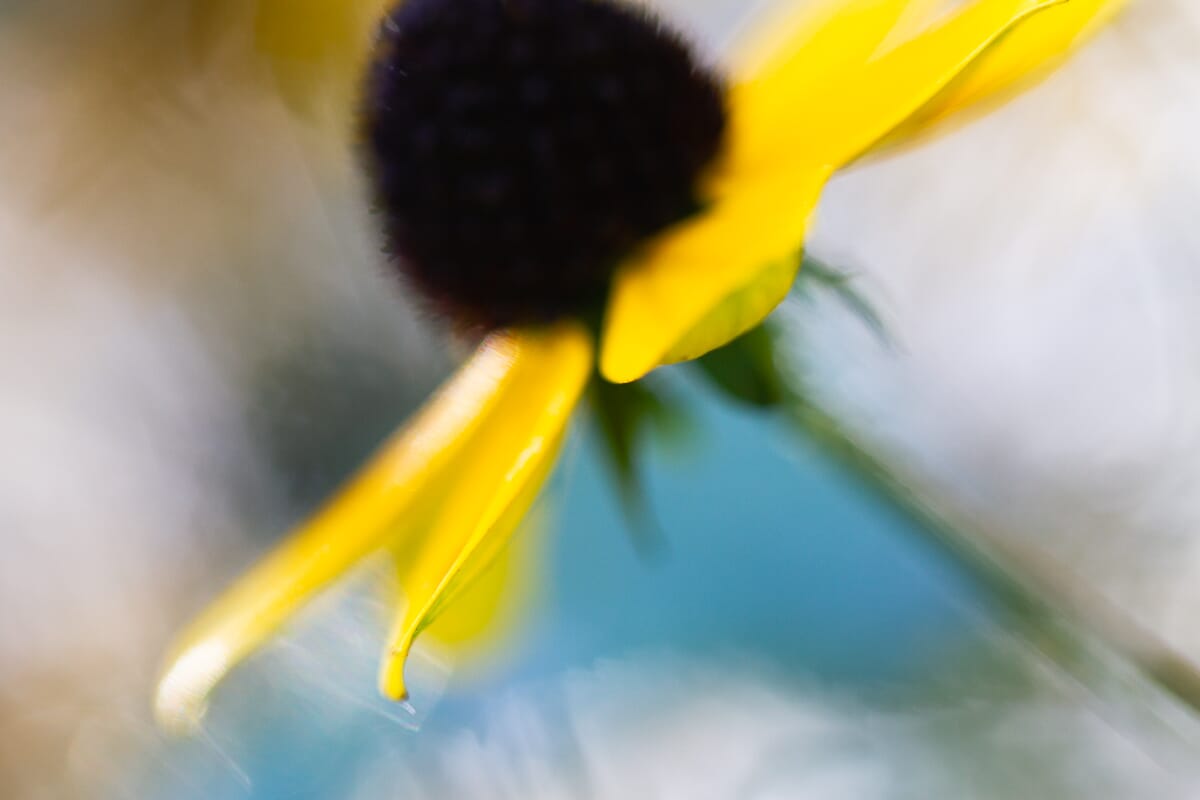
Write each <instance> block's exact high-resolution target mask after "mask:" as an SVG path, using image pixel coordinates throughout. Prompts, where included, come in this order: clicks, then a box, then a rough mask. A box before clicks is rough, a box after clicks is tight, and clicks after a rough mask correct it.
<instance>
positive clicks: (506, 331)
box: [156, 0, 1120, 727]
mask: <svg viewBox="0 0 1200 800" xmlns="http://www.w3.org/2000/svg"><path fill="white" fill-rule="evenodd" d="M1119 4H1120V3H1119V0H977V1H976V2H974V3H972V4H970V5H969V6H967V7H966V8H964V9H962V10H960V11H957V12H956V13H954V14H952V15H951V16H949V17H948V18H945V19H944V20H942V21H940V22H938V23H937V24H935V25H933V26H932V27H929V28H926V29H924V30H920V31H919V32H917V33H915V34H914V35H911V36H905V34H906V33H908V32H911V30H912V26H913V23H914V20H917V19H920V18H921V17H922V16H924V15H925V14H926V13H927V12H928V11H929V10H930V9H929V5H930V3H929V0H842V2H832V1H831V2H827V3H824V4H818V5H816V7H815V8H814V7H813V5H812V4H805V5H804V8H803V9H802V10H800V11H796V10H792V11H789V12H787V13H785V14H783V15H782V16H781V17H779V18H775V19H771V20H768V21H767V24H764V25H763V26H762V28H761V33H759V34H758V35H756V36H753V37H750V38H749V39H748V40H747V42H746V44H745V45H744V46H743V47H742V48H741V49H740V50H739V51H738V55H737V56H736V57H735V58H734V59H733V61H734V63H733V64H732V65H731V67H730V70H729V81H728V83H727V86H728V88H727V89H726V90H725V98H724V102H725V106H726V111H727V114H728V122H727V129H726V131H725V134H724V136H723V139H722V149H721V151H720V154H719V156H718V158H717V160H716V162H715V163H714V164H713V165H712V168H711V169H709V170H708V171H707V172H706V174H705V175H704V178H703V185H702V187H701V189H700V194H701V198H702V200H703V203H702V207H701V210H700V211H698V212H697V213H695V214H694V215H693V216H691V217H689V218H687V219H685V220H684V221H682V222H680V223H678V224H675V225H673V226H670V227H668V228H667V229H666V230H664V231H662V232H660V233H658V234H657V235H655V236H654V237H653V238H652V239H651V240H650V241H648V242H644V243H643V244H642V245H641V246H639V247H637V248H636V249H634V250H633V253H632V255H630V256H628V257H626V258H625V259H623V260H622V262H621V263H620V264H619V266H618V267H617V270H616V272H615V275H614V277H613V280H612V285H611V293H610V296H609V299H608V303H607V307H606V310H605V311H604V313H603V321H602V323H601V324H600V325H599V326H598V327H599V331H600V333H599V354H598V359H597V357H596V353H595V348H596V342H595V339H594V328H593V327H590V326H589V325H588V324H587V323H586V322H585V321H583V320H577V319H571V318H568V319H560V320H557V321H553V322H547V323H544V324H524V325H518V326H515V327H511V328H503V329H499V330H494V331H493V332H491V333H490V334H489V335H487V336H486V338H485V339H484V340H483V341H482V343H481V344H480V345H479V347H478V349H477V350H476V351H475V353H474V354H473V355H472V356H471V357H470V358H469V359H468V360H467V362H466V363H465V364H464V365H462V367H461V368H460V369H459V370H458V372H457V373H456V374H455V376H454V377H453V378H451V379H450V380H449V381H448V382H447V383H446V384H445V385H444V386H443V387H442V388H441V390H440V391H438V393H437V394H436V395H435V396H434V397H433V398H432V399H431V400H430V401H429V402H428V403H427V404H426V406H425V408H424V409H423V410H421V411H420V412H419V413H418V414H417V415H416V417H415V418H414V419H412V420H411V421H410V422H409V423H408V424H407V425H406V426H405V427H404V428H403V429H402V430H401V431H400V432H398V433H397V434H396V435H395V436H394V437H393V438H392V439H391V440H390V441H389V442H387V443H386V444H385V445H384V446H383V447H382V448H381V449H380V451H379V452H378V453H377V454H376V456H375V457H374V459H373V460H372V461H371V463H369V464H368V465H367V466H366V467H364V468H363V469H362V471H361V472H360V473H359V475H358V476H357V477H355V478H354V479H353V480H352V482H351V483H350V484H349V485H348V486H346V487H345V488H344V489H343V490H342V491H341V492H340V493H339V494H338V495H337V496H336V497H335V498H333V500H332V501H331V502H329V504H328V505H326V506H325V507H324V509H323V510H321V511H320V512H319V513H318V514H317V515H316V516H314V517H313V518H312V519H311V520H309V521H308V522H306V523H305V524H304V525H303V526H302V527H301V528H300V530H298V531H296V532H295V533H293V534H292V535H291V536H290V537H289V538H288V539H287V540H286V541H285V542H284V543H283V544H282V545H281V546H279V547H278V549H276V551H275V552H273V553H272V554H271V555H269V556H268V557H267V558H266V559H265V560H263V561H262V562H261V563H260V564H259V565H257V566H256V567H255V568H254V569H253V570H251V571H250V572H249V573H248V574H247V575H245V576H244V577H243V578H242V579H241V580H240V581H239V582H238V583H237V584H236V585H235V586H234V587H233V588H232V589H231V590H230V591H229V592H228V593H227V594H226V595H225V596H224V597H222V598H221V599H219V600H218V601H217V602H216V603H215V604H214V605H213V606H212V607H211V608H210V609H208V611H207V612H206V613H204V615H203V616H201V617H200V618H199V619H198V620H197V621H196V622H195V623H194V624H193V625H192V626H191V627H190V628H189V629H188V630H187V631H186V632H185V633H184V635H183V636H182V638H181V640H180V642H179V643H178V644H177V646H176V648H175V649H174V651H173V654H172V656H171V658H170V660H169V663H168V666H167V669H166V671H165V673H164V675H163V677H162V680H161V683H160V686H159V690H158V695H157V701H156V708H157V712H158V715H159V718H160V720H162V721H163V722H164V723H165V724H167V725H170V726H174V727H178V726H180V725H183V726H186V725H188V724H192V723H194V722H195V721H197V720H198V719H199V717H200V716H201V715H202V713H203V709H204V707H205V702H206V698H207V696H208V693H209V692H210V691H211V689H212V688H213V686H214V685H215V684H216V683H217V682H218V681H219V680H220V679H221V677H222V676H223V675H224V674H225V673H226V672H227V671H228V670H229V669H231V668H232V667H233V666H234V665H235V664H237V663H238V662H239V661H241V660H242V659H243V658H245V657H246V656H247V655H248V654H249V653H251V652H252V651H253V650H254V649H255V648H257V647H258V646H259V645H260V644H261V643H262V642H263V641H264V640H265V639H267V638H268V637H270V636H271V635H272V634H274V633H275V632H276V631H277V630H278V629H279V628H280V626H281V625H283V624H284V623H285V622H286V621H287V620H288V618H289V617H291V615H292V614H294V613H295V612H296V611H297V610H298V609H299V608H300V607H301V606H302V605H303V604H304V603H306V602H307V601H308V600H309V599H311V598H312V597H313V595H314V594H316V593H317V592H318V591H320V590H322V589H323V588H325V587H326V586H328V585H329V584H330V583H331V582H332V581H334V580H335V579H337V578H339V577H340V576H341V575H343V574H344V573H345V572H346V571H347V570H349V569H350V568H352V567H354V566H355V565H356V564H358V563H360V562H361V561H363V560H364V559H366V558H368V557H371V556H374V555H377V554H381V553H386V554H389V555H390V556H391V557H392V558H393V559H394V560H395V563H396V564H397V566H398V568H399V572H400V578H401V585H402V587H403V589H404V592H405V594H406V597H407V602H406V604H405V606H404V608H403V609H402V612H401V613H400V615H399V617H398V619H397V621H396V624H395V627H394V630H393V632H392V634H391V638H390V641H389V642H388V644H387V649H386V655H385V657H384V661H383V666H382V671H381V678H380V683H381V689H382V691H383V692H384V694H386V695H388V696H389V697H393V698H402V697H404V696H405V694H406V689H405V684H404V675H403V668H404V662H405V659H406V657H407V654H408V652H409V649H410V648H411V646H412V644H413V640H414V638H415V637H416V636H417V635H418V634H419V633H420V632H421V631H422V630H423V629H425V628H426V626H428V625H429V624H430V622H431V621H432V620H433V619H434V618H435V617H437V615H438V614H439V612H441V611H442V610H443V609H444V608H445V607H446V605H447V604H448V603H450V602H451V601H453V600H454V599H455V597H456V595H457V594H458V593H459V592H460V590H461V589H462V588H463V586H464V585H465V584H467V583H468V582H469V581H470V580H471V579H472V577H474V576H476V575H478V574H479V572H480V571H481V570H482V569H483V567H485V566H486V565H487V564H488V563H489V562H490V561H491V560H492V559H493V558H494V557H495V556H496V555H497V554H498V553H499V552H500V550H501V549H502V548H503V547H505V545H506V544H507V542H508V540H509V538H510V536H511V534H512V532H513V530H514V528H515V527H516V525H517V524H518V523H519V522H520V520H521V519H522V517H523V516H524V515H525V514H526V512H527V511H528V509H529V507H530V505H531V504H532V502H533V501H534V499H535V498H536V496H537V494H538V492H539V490H540V488H541V486H542V483H543V481H544V480H545V478H546V476H547V475H548V473H549V472H550V471H551V469H552V467H553V465H554V462H555V459H556V456H557V453H558V451H559V448H560V445H561V444H562V441H563V438H564V436H565V435H566V432H567V428H568V422H569V420H570V418H571V415H572V412H573V410H574V408H575V406H576V404H577V403H578V401H579V399H580V397H581V395H582V393H583V391H584V389H585V387H586V385H587V384H588V382H589V380H591V379H593V376H594V372H595V370H596V369H597V361H598V369H599V373H600V375H601V376H602V377H603V378H604V379H606V380H608V381H611V382H616V383H625V382H630V381H635V380H637V379H639V378H641V377H642V376H644V375H645V374H646V373H648V372H650V371H651V370H653V369H654V368H656V367H658V366H659V365H662V364H669V363H673V362H679V361H684V360H689V359H694V358H697V357H700V356H702V355H704V354H705V353H707V352H709V351H711V350H713V349H715V348H717V347H720V346H722V345H724V344H726V343H728V342H730V341H731V340H733V339H734V338H736V337H738V336H739V335H740V334H742V333H744V332H746V331H748V330H750V329H751V328H753V327H755V326H756V325H757V324H758V323H760V322H761V321H762V320H763V319H764V318H765V317H766V316H767V314H769V313H770V311H771V310H772V309H773V308H774V307H775V306H776V305H778V304H779V303H780V302H781V301H782V299H783V298H784V296H785V295H786V293H787V292H788V291H789V288H790V287H791V285H792V282H793V280H794V279H795V276H796V271H797V269H798V267H799V263H800V258H799V255H800V252H801V250H802V246H803V242H804V236H805V232H806V228H807V224H808V219H809V217H810V215H811V212H812V210H813V208H814V207H815V205H816V203H817V200H818V198H819V195H820V192H821V189H822V187H823V185H824V184H825V182H826V180H827V179H828V178H829V177H830V175H831V174H832V173H833V172H834V171H836V170H837V169H839V168H841V167H843V166H845V165H847V164H849V163H851V162H852V161H854V160H856V159H858V158H859V157H861V156H862V155H864V154H865V153H867V152H868V151H870V150H872V149H873V148H875V147H877V146H879V145H880V144H881V143H883V142H885V141H887V142H891V141H894V140H895V138H896V137H898V136H900V135H904V136H911V135H912V134H914V133H917V132H920V131H922V130H925V129H927V128H928V126H929V125H930V124H932V123H934V122H936V121H939V120H941V119H943V118H945V117H948V116H950V115H951V114H953V113H955V112H957V111H959V110H961V109H962V108H964V107H965V106H966V105H967V104H969V103H975V102H977V101H979V100H982V99H987V98H992V97H995V96H996V94H997V92H999V91H1000V90H1002V89H1005V88H1008V87H1010V86H1012V85H1013V84H1014V83H1016V82H1017V81H1018V80H1020V79H1023V78H1026V77H1029V76H1031V75H1034V74H1035V73H1036V72H1037V71H1038V70H1039V69H1041V68H1043V67H1045V66H1046V65H1047V64H1049V63H1050V61H1051V60H1052V59H1054V58H1056V57H1058V56H1060V55H1062V54H1063V53H1065V52H1066V51H1067V50H1068V49H1069V48H1070V47H1071V46H1072V45H1073V44H1074V43H1075V42H1076V40H1078V39H1079V38H1080V37H1082V36H1083V35H1084V34H1085V33H1086V32H1088V31H1089V30H1091V29H1092V28H1093V27H1094V26H1095V25H1097V24H1098V23H1099V22H1100V21H1102V20H1103V19H1105V18H1106V17H1107V16H1108V15H1110V14H1111V13H1112V12H1114V11H1115V10H1116V8H1117V7H1118V6H1119ZM274 5H277V6H278V5H286V4H279V3H276V4H274ZM370 5H371V4H370V3H358V4H353V3H350V4H345V6H344V7H343V6H339V5H338V4H335V3H331V2H327V0H307V2H306V3H305V4H304V8H305V9H306V10H307V12H308V14H307V15H305V16H303V17H302V18H300V19H298V20H294V27H289V26H288V25H283V24H279V23H278V21H273V22H271V24H268V25H265V26H264V28H263V30H265V31H267V32H268V33H269V36H268V37H267V38H268V39H269V40H270V42H271V43H273V46H275V47H276V48H277V49H278V48H283V51H284V53H283V55H284V56H288V55H293V54H294V53H296V52H301V53H302V52H304V50H303V48H304V47H311V46H313V45H312V41H313V39H312V35H313V32H314V31H317V30H320V29H321V27H322V26H324V25H325V24H326V23H329V22H331V21H333V20H335V18H338V17H339V14H347V13H351V12H350V11H347V10H346V8H349V7H352V8H353V12H352V13H353V14H355V15H359V14H361V13H362V9H363V8H365V7H370ZM292 16H293V18H294V15H292ZM326 18H329V19H326ZM357 18H358V17H357V16H356V17H355V19H357ZM342 22H345V20H344V19H343V20H342ZM318 23H320V25H319V24H318ZM348 24H349V23H347V25H348ZM347 25H341V26H337V25H335V26H333V28H332V29H333V30H337V31H343V30H347V29H349V28H347ZM351 27H353V26H351ZM316 51H317V52H319V53H322V54H328V53H330V52H335V50H326V49H322V48H317V49H316ZM336 52H338V53H340V52H341V51H336ZM273 55H275V56H278V55H279V53H278V52H275V53H273ZM339 58H342V60H343V61H344V60H345V57H344V55H339ZM285 60H286V59H285Z"/></svg>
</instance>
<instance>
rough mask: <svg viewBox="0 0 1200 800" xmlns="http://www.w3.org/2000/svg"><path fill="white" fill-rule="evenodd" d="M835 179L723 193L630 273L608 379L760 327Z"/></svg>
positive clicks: (606, 366)
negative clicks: (827, 186) (825, 187)
mask: <svg viewBox="0 0 1200 800" xmlns="http://www.w3.org/2000/svg"><path fill="white" fill-rule="evenodd" d="M828 177H829V170H828V169H825V168H823V167H810V166H805V167H802V168H793V169H790V170H782V171H780V172H779V173H777V174H775V175H771V176H768V177H762V178H759V179H757V180H755V181H754V182H752V183H746V184H742V185H736V186H734V185H731V186H729V187H727V188H724V189H720V190H718V192H717V194H718V196H719V197H723V199H719V200H717V201H716V202H715V203H714V204H713V205H712V207H711V208H710V209H709V210H707V211H706V212H704V213H702V214H700V215H698V216H696V217H694V218H693V219H691V220H688V221H687V222H684V223H682V224H681V225H678V226H676V227H675V228H673V229H671V230H669V231H667V232H665V233H663V234H661V235H659V236H658V237H656V238H655V240H654V241H653V242H652V243H651V244H650V245H648V246H647V247H646V248H645V249H644V250H643V251H642V252H640V253H638V254H637V255H636V256H634V257H633V258H632V259H630V260H629V261H628V262H626V263H625V264H623V265H622V266H621V268H620V269H619V270H618V271H617V275H616V279H615V281H614V283H613V291H612V297H611V298H610V300H609V305H608V312H607V315H606V317H605V321H604V335H603V339H602V345H601V352H600V371H601V373H602V374H603V375H604V377H605V378H607V379H608V380H610V381H613V382H615V383H628V382H629V381H633V380H637V379H638V378H640V377H642V376H643V375H645V374H646V373H647V372H649V371H650V370H652V369H654V368H655V367H657V366H659V365H660V364H666V363H672V362H675V361H682V360H686V359H690V358H695V357H697V356H699V355H703V354H704V353H706V352H708V351H709V350H713V349H716V348H717V347H720V346H721V345H723V344H725V343H727V342H729V341H732V340H733V339H735V338H737V336H739V335H740V334H742V333H744V332H745V331H747V330H749V329H750V328H752V327H754V325H756V324H758V322H760V321H761V320H762V319H763V318H764V317H765V316H766V315H767V314H768V313H770V311H771V310H772V309H773V308H774V307H775V306H777V305H778V304H779V303H780V302H781V301H782V300H783V298H784V297H785V296H786V294H787V291H788V289H789V288H790V286H791V283H792V279H793V278H794V277H795V274H796V270H797V269H798V268H799V265H800V253H801V250H802V247H803V244H804V234H805V231H806V230H807V228H808V220H809V217H810V216H811V213H812V210H813V208H814V207H815V206H816V203H817V198H818V197H819V195H820V191H821V187H822V186H823V185H824V184H825V180H826V179H827V178H828Z"/></svg>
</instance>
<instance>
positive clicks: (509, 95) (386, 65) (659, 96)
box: [364, 0, 725, 328]
mask: <svg viewBox="0 0 1200 800" xmlns="http://www.w3.org/2000/svg"><path fill="white" fill-rule="evenodd" d="M364 124H365V130H364V133H365V139H366V148H367V152H366V156H367V162H368V166H369V169H370V172H371V175H372V177H373V179H374V182H375V199H376V203H377V206H378V209H379V211H380V213H381V221H382V225H383V228H384V235H385V238H386V241H387V246H388V249H389V252H390V253H391V255H392V257H393V259H394V261H395V263H396V265H397V267H398V268H399V269H400V270H401V271H402V272H403V274H404V275H405V276H406V277H407V278H408V280H409V281H410V282H411V283H412V284H413V285H414V286H415V288H417V289H418V290H419V291H420V292H421V293H422V294H424V295H425V296H426V297H427V298H428V299H429V300H430V301H431V302H432V304H433V305H434V306H435V307H436V308H437V309H438V310H439V311H441V312H442V313H444V314H446V315H447V316H449V317H450V318H451V319H452V320H454V321H455V322H456V323H459V324H462V325H467V326H472V327H484V328H489V327H496V326H503V325H511V324H520V323H529V322H541V321H549V320H553V319H555V318H559V317H564V316H571V315H583V314H587V313H590V312H592V311H594V310H595V309H597V308H599V307H600V306H601V305H602V303H603V301H604V298H605V296H606V294H607V290H608V286H609V283H610V281H611V278H612V273H613V270H614V268H615V267H616V265H617V264H618V263H619V261H620V259H621V258H622V257H623V256H625V255H626V254H628V253H629V252H630V251H631V250H632V249H633V248H635V247H636V246H637V245H638V244H639V243H640V242H643V241H645V240H646V239H647V238H649V237H651V236H652V235H653V234H655V233H657V232H659V231H661V230H662V229H664V228H665V227H667V226H669V225H671V224H672V223H675V222H678V221H679V220H681V219H683V218H685V217H686V216H688V215H689V214H690V213H692V212H694V211H695V210H696V208H697V204H698V197H697V183H698V177H699V175H700V174H701V172H702V171H703V169H704V167H705V166H706V165H708V164H709V163H710V162H711V161H712V160H713V158H714V157H715V156H716V154H717V152H718V150H719V148H720V145H721V137H722V133H723V131H724V128H725V112H724V106H723V96H722V91H721V86H720V83H719V81H718V80H717V78H716V77H715V76H714V75H712V74H711V73H709V72H708V71H706V70H705V69H704V68H703V66H702V65H701V64H700V63H699V62H698V61H697V59H696V58H695V57H694V56H693V54H692V52H691V51H690V50H689V49H688V47H687V46H686V45H685V43H684V42H683V41H682V40H681V39H680V38H679V37H678V36H677V35H676V34H674V33H673V32H671V31H669V30H668V29H666V28H664V27H663V26H662V25H661V24H660V23H659V22H658V21H657V20H655V19H654V18H652V17H650V16H649V15H648V14H647V13H645V12H644V11H642V10H639V9H636V8H633V7H630V6H627V5H624V4H619V3H617V2H606V1H602V0H406V2H403V3H401V4H400V5H399V6H397V7H396V8H395V10H393V11H392V12H391V13H390V14H389V15H388V17H387V18H386V19H385V20H384V22H383V25H382V27H381V30H380V40H379V43H378V49H377V54H376V57H375V61H374V64H373V66H372V69H371V73H370V76H369V79H368V86H367V91H366V103H365V107H364Z"/></svg>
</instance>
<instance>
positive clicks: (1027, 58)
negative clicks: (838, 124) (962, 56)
mask: <svg viewBox="0 0 1200 800" xmlns="http://www.w3.org/2000/svg"><path fill="white" fill-rule="evenodd" d="M1124 5H1125V2H1124V0H1071V1H1070V2H1069V3H1067V4H1065V5H1061V6H1058V7H1056V8H1053V9H1051V10H1049V11H1047V12H1046V13H1045V14H1041V15H1039V16H1038V17H1037V19H1033V20H1030V21H1029V22H1027V23H1025V24H1024V25H1022V26H1021V27H1020V28H1019V29H1018V30H1016V31H1013V32H1012V34H1011V35H1009V36H1008V37H1006V38H1005V39H1004V41H1002V42H1000V43H999V44H997V45H996V47H994V48H992V49H991V51H989V52H988V53H987V54H986V55H985V56H984V57H983V58H982V59H980V61H979V63H978V65H977V66H976V67H974V68H973V69H972V70H971V71H970V73H969V74H967V75H965V76H964V77H963V79H962V80H960V81H956V82H955V83H954V84H953V85H952V86H951V87H949V88H948V89H947V91H945V92H943V93H942V94H941V95H940V96H938V97H937V98H936V99H935V100H934V101H933V102H932V103H930V104H929V105H928V106H926V107H925V108H924V109H922V111H921V113H920V114H919V115H917V117H916V118H914V119H913V120H911V121H910V122H909V123H907V124H905V126H904V129H903V131H901V132H899V133H901V134H902V135H904V136H911V135H915V134H918V133H920V132H922V131H924V130H926V129H928V128H929V127H932V126H933V125H936V124H937V123H939V122H941V121H942V120H944V119H945V118H946V117H948V116H950V115H952V114H955V113H957V112H959V111H962V110H963V109H965V108H967V107H968V106H972V105H975V104H978V103H981V102H984V101H987V100H991V99H997V98H1001V97H1002V96H1003V95H1005V94H1007V92H1006V90H1010V89H1013V88H1015V87H1016V86H1017V85H1018V84H1021V83H1022V82H1023V81H1025V80H1027V79H1029V78H1031V77H1035V76H1038V75H1040V74H1043V73H1044V72H1045V71H1046V70H1047V69H1049V68H1050V67H1052V66H1053V65H1054V64H1055V63H1057V62H1058V61H1059V60H1061V59H1062V58H1063V57H1064V56H1066V55H1067V54H1068V53H1069V52H1070V51H1071V50H1072V49H1073V48H1074V47H1076V46H1078V45H1079V44H1080V43H1082V41H1083V40H1085V39H1086V38H1088V37H1089V36H1090V35H1091V34H1093V33H1095V32H1096V30H1097V29H1098V28H1099V27H1100V26H1101V25H1103V24H1104V23H1106V22H1108V21H1109V20H1110V19H1111V18H1112V17H1113V16H1114V15H1115V14H1116V13H1117V12H1118V11H1119V10H1120V9H1121V8H1122V7H1123V6H1124Z"/></svg>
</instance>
